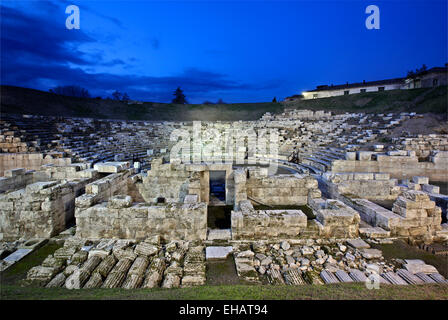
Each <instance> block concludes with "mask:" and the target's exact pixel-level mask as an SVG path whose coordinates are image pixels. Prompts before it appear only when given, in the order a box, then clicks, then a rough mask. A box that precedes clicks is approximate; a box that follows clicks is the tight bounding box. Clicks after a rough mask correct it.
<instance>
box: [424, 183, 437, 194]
mask: <svg viewBox="0 0 448 320" xmlns="http://www.w3.org/2000/svg"><path fill="white" fill-rule="evenodd" d="M422 190H423V191H425V192H428V193H437V194H438V193H440V187H439V186H434V185H431V184H423V185H422Z"/></svg>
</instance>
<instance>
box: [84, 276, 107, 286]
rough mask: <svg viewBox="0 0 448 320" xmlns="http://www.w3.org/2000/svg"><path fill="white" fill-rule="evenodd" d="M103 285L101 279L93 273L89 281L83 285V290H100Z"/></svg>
mask: <svg viewBox="0 0 448 320" xmlns="http://www.w3.org/2000/svg"><path fill="white" fill-rule="evenodd" d="M102 284H103V278H102V277H101V275H100V274H99V273H97V272H94V273H93V274H92V276H91V277H90V279H89V280H88V281H87V282H86V284H85V285H84V287H83V288H84V289H93V288H100V287H101V286H102Z"/></svg>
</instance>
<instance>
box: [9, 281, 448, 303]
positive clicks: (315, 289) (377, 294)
mask: <svg viewBox="0 0 448 320" xmlns="http://www.w3.org/2000/svg"><path fill="white" fill-rule="evenodd" d="M1 293H2V296H1V298H2V299H27V300H38V299H39V300H55V299H56V300H65V299H132V300H157V299H163V300H177V299H186V300H204V299H212V300H233V299H241V300H260V299H262V300H298V299H300V300H321V299H334V300H340V299H356V300H363V299H375V300H376V299H386V300H392V299H400V300H401V299H431V300H434V299H445V300H446V299H448V286H446V285H424V286H411V285H409V286H392V285H382V286H381V287H380V289H378V290H376V289H372V290H369V289H367V288H366V287H365V285H364V284H362V283H357V284H335V285H314V286H311V285H304V286H286V285H278V286H272V285H219V286H208V285H207V286H200V287H193V288H179V289H159V288H158V289H135V290H125V289H81V290H68V289H64V288H52V289H43V288H35V287H34V288H33V287H24V288H21V287H18V286H9V285H7V286H3V287H2V291H1Z"/></svg>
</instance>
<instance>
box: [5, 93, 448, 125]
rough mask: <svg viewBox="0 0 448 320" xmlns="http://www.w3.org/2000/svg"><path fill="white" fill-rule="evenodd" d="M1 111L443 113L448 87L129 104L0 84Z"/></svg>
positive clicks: (171, 115) (100, 114)
mask: <svg viewBox="0 0 448 320" xmlns="http://www.w3.org/2000/svg"><path fill="white" fill-rule="evenodd" d="M0 91H1V99H0V101H1V106H0V107H1V112H2V113H19V114H22V113H24V114H42V115H59V116H72V117H73V116H79V117H93V118H109V119H128V120H150V121H193V120H202V121H216V120H220V121H237V120H257V119H259V118H260V117H261V116H262V115H263V114H265V113H266V112H270V113H272V114H278V113H282V112H283V111H284V110H285V108H286V109H309V110H327V111H332V112H335V113H343V112H366V113H371V112H376V113H384V112H402V111H407V112H411V111H415V112H418V113H426V112H433V113H438V114H445V113H447V109H448V93H447V86H442V87H437V88H435V89H433V88H421V89H412V90H390V91H383V92H366V93H358V94H351V95H347V96H338V97H330V98H321V99H311V100H301V101H296V102H290V103H286V104H283V103H272V102H258V103H230V104H212V105H204V104H186V105H176V104H170V103H157V102H145V103H143V104H131V105H128V104H127V103H124V102H122V101H115V100H107V99H84V98H74V97H65V96H58V95H54V94H50V93H48V92H43V91H39V90H33V89H27V88H20V87H12V86H1V90H0Z"/></svg>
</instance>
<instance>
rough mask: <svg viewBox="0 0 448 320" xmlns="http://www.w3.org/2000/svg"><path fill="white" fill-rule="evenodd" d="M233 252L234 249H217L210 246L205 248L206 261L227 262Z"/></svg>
mask: <svg viewBox="0 0 448 320" xmlns="http://www.w3.org/2000/svg"><path fill="white" fill-rule="evenodd" d="M232 252H233V247H231V246H227V247H215V246H210V247H207V248H205V259H206V260H225V259H227V257H228V255H229V254H230V253H232Z"/></svg>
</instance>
